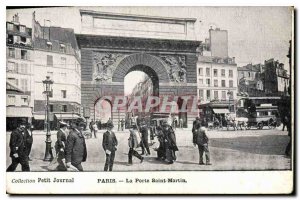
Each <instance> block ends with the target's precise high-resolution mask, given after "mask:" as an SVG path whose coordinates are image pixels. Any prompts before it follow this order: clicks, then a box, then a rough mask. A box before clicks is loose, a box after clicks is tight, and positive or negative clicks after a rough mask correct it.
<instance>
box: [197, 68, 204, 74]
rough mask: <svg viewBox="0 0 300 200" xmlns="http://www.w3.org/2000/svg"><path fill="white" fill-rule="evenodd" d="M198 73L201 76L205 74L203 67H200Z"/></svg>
mask: <svg viewBox="0 0 300 200" xmlns="http://www.w3.org/2000/svg"><path fill="white" fill-rule="evenodd" d="M198 74H199V75H200V76H203V68H198Z"/></svg>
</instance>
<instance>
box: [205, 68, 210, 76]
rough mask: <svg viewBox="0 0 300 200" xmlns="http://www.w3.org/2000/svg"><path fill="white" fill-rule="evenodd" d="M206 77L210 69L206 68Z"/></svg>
mask: <svg viewBox="0 0 300 200" xmlns="http://www.w3.org/2000/svg"><path fill="white" fill-rule="evenodd" d="M206 76H210V69H209V68H206Z"/></svg>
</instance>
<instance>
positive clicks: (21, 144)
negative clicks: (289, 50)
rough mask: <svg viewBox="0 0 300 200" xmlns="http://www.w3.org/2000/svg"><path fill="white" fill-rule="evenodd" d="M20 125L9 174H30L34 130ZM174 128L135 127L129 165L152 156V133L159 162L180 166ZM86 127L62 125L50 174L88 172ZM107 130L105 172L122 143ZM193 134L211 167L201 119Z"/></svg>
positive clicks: (137, 124) (11, 143)
mask: <svg viewBox="0 0 300 200" xmlns="http://www.w3.org/2000/svg"><path fill="white" fill-rule="evenodd" d="M176 123H177V122H176ZM120 124H121V121H120ZM18 125H19V126H18V128H16V129H15V130H14V131H12V133H11V136H10V141H9V147H10V157H11V164H10V165H9V167H8V168H7V171H8V172H11V171H15V170H16V168H17V166H18V164H21V167H22V171H30V166H29V161H31V159H30V152H31V147H32V144H33V137H32V127H31V124H29V123H27V121H26V120H24V119H22V120H20V121H18ZM96 126H97V125H96V123H95V122H94V121H92V122H91V123H90V125H89V128H90V130H91V132H92V135H94V137H95V138H97V135H96V130H97V128H96ZM174 126H175V127H176V125H175V122H174V121H173V122H171V124H170V123H168V121H167V120H163V121H162V123H160V124H159V125H157V126H155V127H153V126H148V124H147V123H146V121H145V120H144V119H139V120H136V122H133V123H131V125H130V127H129V138H128V148H129V150H128V165H132V164H133V157H136V158H137V159H139V160H140V163H142V162H143V161H144V156H149V155H151V151H150V148H149V146H150V145H151V144H152V143H151V142H150V143H149V133H150V140H151V141H152V140H153V139H154V137H157V141H158V146H157V147H156V148H154V151H156V154H157V155H156V159H157V160H159V161H162V162H166V163H167V164H173V163H174V162H176V160H177V156H176V152H178V151H179V148H178V146H177V142H176V134H175V130H174V129H175V128H174ZM84 127H85V123H84V122H82V120H75V121H74V122H73V123H72V124H71V126H69V125H68V124H67V123H65V122H63V121H61V122H60V127H59V130H58V131H57V139H56V142H55V145H54V147H55V152H56V156H55V158H54V160H53V161H52V162H51V163H50V166H51V167H49V170H53V171H83V170H84V169H83V167H82V162H85V161H86V160H87V157H88V155H87V146H86V143H85V135H84ZM105 127H106V131H105V132H104V133H103V139H102V148H103V151H104V153H105V164H104V171H112V170H113V165H114V160H115V155H116V151H117V146H118V143H119V142H118V139H117V137H116V135H115V133H114V131H113V128H114V125H113V122H112V120H111V119H109V120H108V121H107V123H106V125H105ZM118 128H120V127H118ZM288 129H289V135H290V127H288ZM192 134H193V140H192V143H193V145H194V146H195V147H196V146H197V147H198V152H199V165H211V162H210V153H209V147H208V144H209V138H208V137H207V135H206V128H205V124H203V123H202V121H201V120H200V118H199V117H197V118H196V120H195V121H194V122H193V128H192ZM289 145H290V144H289ZM138 148H141V151H142V152H141V154H139V152H138V151H137V149H138ZM287 148H290V146H289V147H287ZM287 151H288V150H287ZM152 153H153V152H152ZM51 164H52V165H51ZM53 166H55V167H53Z"/></svg>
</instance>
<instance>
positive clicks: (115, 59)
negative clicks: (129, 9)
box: [76, 10, 200, 124]
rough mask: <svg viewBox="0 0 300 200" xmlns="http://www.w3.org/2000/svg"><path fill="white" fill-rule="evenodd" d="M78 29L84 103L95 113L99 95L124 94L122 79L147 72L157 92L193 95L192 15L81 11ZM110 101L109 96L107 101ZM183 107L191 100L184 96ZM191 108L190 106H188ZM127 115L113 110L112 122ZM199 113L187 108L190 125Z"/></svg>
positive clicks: (156, 93)
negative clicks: (155, 15) (152, 15)
mask: <svg viewBox="0 0 300 200" xmlns="http://www.w3.org/2000/svg"><path fill="white" fill-rule="evenodd" d="M80 14H81V21H82V28H81V29H82V31H81V33H80V34H77V35H76V39H77V42H78V44H79V47H80V50H81V91H82V93H81V94H82V97H81V99H82V102H81V103H82V107H83V108H84V109H88V110H90V116H91V118H94V116H95V104H96V103H97V101H98V100H99V99H101V98H106V97H112V98H114V97H115V96H122V95H124V77H125V76H126V75H127V74H128V73H129V72H132V71H143V72H145V73H146V74H147V75H148V76H149V77H150V78H151V79H152V82H153V86H154V88H155V92H154V95H156V96H164V95H170V96H187V95H190V96H194V97H197V80H196V63H197V54H196V48H197V47H198V46H199V45H200V42H198V41H196V40H195V35H194V23H195V21H196V20H195V19H179V18H160V17H149V16H136V15H121V14H112V13H103V12H94V11H87V10H81V11H80ZM110 101H113V99H110ZM187 101H188V103H187V107H190V106H192V101H193V99H192V98H191V99H188V100H187ZM188 110H189V109H188ZM120 115H121V117H124V116H125V111H124V109H122V108H120V109H119V110H118V111H117V112H113V113H112V120H113V121H114V122H116V121H117V120H118V119H119V118H120ZM196 115H197V112H187V113H186V117H185V119H184V120H185V123H186V124H191V123H192V120H194V118H195V116H196Z"/></svg>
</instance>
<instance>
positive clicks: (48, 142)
mask: <svg viewBox="0 0 300 200" xmlns="http://www.w3.org/2000/svg"><path fill="white" fill-rule="evenodd" d="M53 83H54V82H53V81H52V80H51V79H50V76H46V80H44V81H43V85H44V94H46V128H47V132H46V141H45V142H46V150H45V157H44V161H51V160H53V154H52V149H51V142H52V141H51V132H50V115H49V114H50V112H49V95H50V92H51V91H52V90H51V87H52V84H53Z"/></svg>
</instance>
